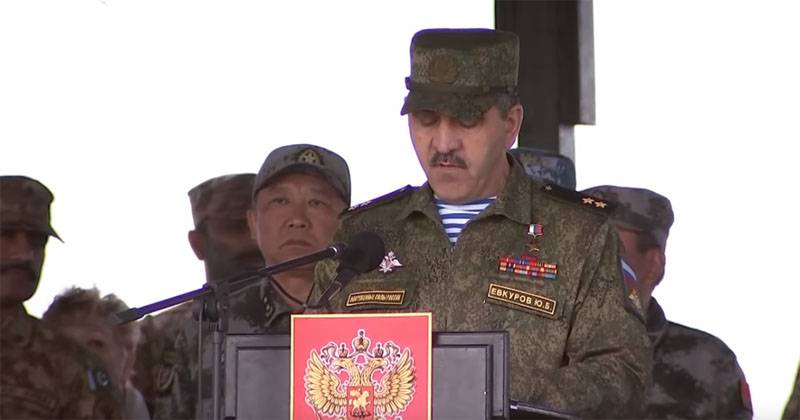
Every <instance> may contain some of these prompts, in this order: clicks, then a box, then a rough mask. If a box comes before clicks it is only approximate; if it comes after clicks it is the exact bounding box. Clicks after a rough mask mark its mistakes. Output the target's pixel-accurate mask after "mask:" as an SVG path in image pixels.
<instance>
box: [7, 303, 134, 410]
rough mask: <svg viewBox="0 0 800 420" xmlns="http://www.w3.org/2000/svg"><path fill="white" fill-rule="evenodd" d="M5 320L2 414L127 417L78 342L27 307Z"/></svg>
mask: <svg viewBox="0 0 800 420" xmlns="http://www.w3.org/2000/svg"><path fill="white" fill-rule="evenodd" d="M0 323H1V324H0V418H3V419H33V418H38V419H61V418H64V419H112V418H113V419H117V418H120V417H122V411H121V410H122V407H121V402H120V399H119V398H120V396H119V395H116V394H115V393H114V390H113V388H112V384H111V379H110V377H109V376H108V374H107V373H106V371H105V369H103V367H102V366H100V365H99V364H97V363H96V361H95V360H94V359H92V358H91V357H90V356H89V355H88V354H86V353H84V352H83V350H81V349H80V348H79V347H78V346H77V345H74V344H73V343H72V342H69V341H67V340H66V339H64V338H61V337H60V336H57V335H56V334H55V333H54V332H53V331H51V330H50V329H48V328H47V327H44V326H43V325H42V322H41V321H40V320H38V319H36V318H34V317H32V316H30V315H28V314H27V313H26V312H25V310H24V309H22V308H20V311H19V313H18V315H17V316H14V317H9V318H5V319H2V320H0Z"/></svg>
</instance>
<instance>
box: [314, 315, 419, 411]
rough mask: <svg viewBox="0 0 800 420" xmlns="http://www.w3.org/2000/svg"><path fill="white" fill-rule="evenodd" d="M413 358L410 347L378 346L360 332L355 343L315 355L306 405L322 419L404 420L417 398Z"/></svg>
mask: <svg viewBox="0 0 800 420" xmlns="http://www.w3.org/2000/svg"><path fill="white" fill-rule="evenodd" d="M415 381H416V375H415V367H414V358H413V357H412V354H411V350H410V349H409V348H408V347H405V348H401V347H400V346H398V345H397V344H395V343H394V342H393V341H387V342H384V343H382V342H375V343H374V344H373V343H372V340H371V339H370V338H369V336H368V334H367V332H366V331H365V330H363V329H359V330H358V332H357V334H356V335H355V337H353V339H352V341H351V342H350V343H344V342H340V343H334V342H329V343H328V344H327V345H325V346H324V347H322V348H320V349H313V350H311V354H310V355H309V358H308V361H307V364H306V369H305V377H304V382H305V391H306V392H305V394H306V395H305V400H306V403H307V404H308V405H309V406H311V408H312V409H313V410H314V412H315V413H316V414H317V416H318V417H319V418H322V416H327V417H329V418H334V419H346V420H384V419H387V420H388V419H397V418H403V416H402V414H403V412H404V411H405V410H406V408H407V407H408V405H409V404H410V403H411V401H412V399H413V398H414V391H415V386H414V385H415Z"/></svg>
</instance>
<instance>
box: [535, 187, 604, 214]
mask: <svg viewBox="0 0 800 420" xmlns="http://www.w3.org/2000/svg"><path fill="white" fill-rule="evenodd" d="M542 191H544V193H545V194H548V195H550V196H553V197H557V198H559V199H561V200H564V201H567V202H570V203H573V204H577V205H579V206H581V207H584V208H590V209H593V210H597V211H600V212H603V213H608V214H610V213H612V212H613V211H614V208H615V206H614V204H612V203H609V202H608V201H606V200H604V199H602V198H597V197H592V196H591V195H586V194H581V193H579V192H577V191H574V190H570V189H567V188H564V187H559V186H558V185H555V184H545V186H543V187H542Z"/></svg>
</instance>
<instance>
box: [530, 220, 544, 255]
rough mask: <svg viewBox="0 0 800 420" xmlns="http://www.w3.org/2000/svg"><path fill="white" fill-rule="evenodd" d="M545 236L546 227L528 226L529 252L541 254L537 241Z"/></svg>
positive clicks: (538, 225) (535, 224) (536, 224)
mask: <svg viewBox="0 0 800 420" xmlns="http://www.w3.org/2000/svg"><path fill="white" fill-rule="evenodd" d="M542 235H544V227H543V226H542V225H540V224H539V223H532V224H531V225H530V226H528V252H530V253H531V254H535V253H537V252H539V251H540V250H539V244H538V241H537V240H536V239H537V238H540V237H541V236H542Z"/></svg>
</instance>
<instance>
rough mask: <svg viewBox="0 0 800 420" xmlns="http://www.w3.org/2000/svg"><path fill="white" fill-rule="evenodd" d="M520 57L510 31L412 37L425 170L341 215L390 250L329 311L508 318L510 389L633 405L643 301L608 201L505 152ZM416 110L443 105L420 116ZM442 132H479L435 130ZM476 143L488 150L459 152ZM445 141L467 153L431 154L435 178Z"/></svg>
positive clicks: (414, 134) (583, 411) (614, 410)
mask: <svg viewBox="0 0 800 420" xmlns="http://www.w3.org/2000/svg"><path fill="white" fill-rule="evenodd" d="M518 63H519V41H518V39H517V36H516V35H515V34H513V33H511V32H504V31H495V30H490V29H426V30H422V31H419V32H417V33H416V35H414V37H413V39H412V40H411V54H410V64H411V65H410V75H409V76H408V78H407V79H406V81H405V82H406V86H407V87H408V96H407V97H406V98H405V102H404V104H403V108H402V110H401V113H402V114H412V115H410V117H409V134H410V137H411V138H412V142H411V143H412V146H413V147H414V149H415V152H416V153H417V156H418V157H421V155H425V154H429V155H430V156H422V157H425V158H427V159H423V158H421V159H419V160H420V165H421V166H422V168H423V170H425V172H426V178H427V182H426V183H424V184H423V185H422V186H420V187H418V188H414V187H407V188H403V189H401V190H398V191H395V192H393V193H390V194H387V195H384V196H382V197H380V198H378V199H375V200H370V201H369V202H368V203H367V204H364V205H360V206H355V207H354V208H353V209H351V211H349V212H347V213H345V214H344V215H343V216H342V219H341V220H342V221H341V227H340V229H339V231H338V232H337V235H336V240H337V241H343V242H345V243H348V242H350V241H351V240H352V238H354V237H355V235H357V234H359V233H360V232H364V231H371V232H374V233H376V234H377V235H379V236H380V237H381V238H382V239H383V241H384V244H385V250H386V251H387V253H386V256H385V258H384V259H383V261H382V263H381V265H380V267H379V268H378V270H374V271H371V272H368V273H364V274H361V275H359V276H358V277H356V278H355V279H353V280H352V281H350V282H349V283H348V284H346V285H344V287H342V290H341V292H339V294H338V295H337V296H334V297H333V298H332V299H331V300H330V303H331V308H332V310H333V311H334V312H345V313H346V312H358V313H363V312H420V311H422V312H432V314H433V315H432V322H433V329H434V330H438V331H498V330H505V331H507V332H508V338H509V344H510V345H509V348H508V358H509V360H508V364H509V372H510V374H509V376H510V378H509V396H510V398H512V399H516V400H522V401H529V402H534V403H535V404H540V405H545V406H547V407H549V408H550V409H554V410H557V411H565V412H568V413H570V414H575V415H577V416H579V417H587V418H596V417H604V418H609V417H613V418H636V417H637V410H638V409H639V407H640V404H639V402H640V401H641V399H642V397H643V395H644V390H645V384H646V383H647V382H648V381H649V378H648V375H649V373H650V372H651V369H650V363H651V362H650V361H651V354H650V348H649V343H648V339H647V335H646V332H645V328H644V323H643V320H642V317H641V314H640V313H638V312H635V311H633V310H632V309H630V308H629V307H628V306H627V305H626V302H627V300H626V299H625V295H624V294H623V292H624V290H623V282H622V273H621V270H620V268H619V240H618V238H617V236H616V235H615V234H614V232H613V229H614V228H613V227H612V226H611V225H610V224H609V223H608V215H607V213H608V211H609V208H608V206H606V203H605V201H602V200H595V199H592V198H591V197H585V196H583V195H581V194H579V193H577V192H576V191H574V190H570V189H568V188H562V187H559V186H557V185H550V184H548V185H542V183H541V182H537V181H535V180H533V179H532V177H531V176H530V175H528V174H526V172H525V168H524V167H523V166H522V164H521V163H520V161H519V160H518V159H515V158H513V159H512V158H510V156H508V154H507V148H508V147H510V145H511V144H513V141H514V137H515V136H516V134H517V133H518V130H519V126H520V125H521V122H522V111H523V110H522V104H520V103H519V101H518V98H517V95H516V88H517V73H518V69H517V68H518ZM423 111H430V112H431V113H435V114H439V115H438V116H437V118H436V119H435V122H434V123H432V124H431V125H427V126H423V125H424V124H423V123H422V122H420V121H418V120H421V118H418V117H421V116H422V115H419V114H422V112H423ZM505 111H507V112H505ZM452 120H459V121H457V122H453V121H452ZM467 120H474V121H475V124H469V122H470V121H467ZM417 123H419V124H417ZM436 124H440V125H436ZM487 127H488V128H487ZM500 127H502V128H500ZM495 128H497V130H495ZM451 130H452V131H451ZM453 133H456V134H463V135H464V136H465V138H467V137H468V138H471V139H475V141H474V142H467V141H464V142H458V141H452V142H447V141H438V142H437V141H435V140H436V139H437V137H435V136H447V135H450V134H453ZM421 137H422V138H423V140H420V138H421ZM431 139H432V140H431ZM477 142H483V144H484V145H489V146H491V147H488V146H487V147H484V148H483V149H481V150H480V152H481V153H470V150H472V151H475V150H476V149H475V148H474V146H475V144H476V143H477ZM437 143H438V144H437ZM431 144H433V146H430V145H431ZM429 146H430V147H429ZM431 150H433V151H431ZM445 154H450V155H452V156H454V157H459V155H463V156H465V159H464V161H465V164H464V165H462V166H463V168H459V167H455V168H453V167H449V168H448V167H445V166H458V165H442V168H439V169H442V171H439V169H436V171H439V172H437V175H434V176H432V175H431V174H432V173H433V172H432V171H430V170H428V169H430V166H432V165H429V162H430V161H433V160H434V159H433V158H432V157H433V156H434V155H440V156H441V155H445ZM468 154H469V155H479V156H478V157H476V156H466V155H468ZM478 167H483V168H484V170H480V169H474V170H472V169H473V168H478ZM466 172H469V174H466ZM484 187H485V188H484ZM546 187H549V189H547V188H546ZM584 198H586V199H589V200H588V201H590V202H584ZM336 274H337V267H336V262H333V261H322V262H320V263H318V264H317V266H316V269H315V282H316V283H317V284H316V285H315V287H314V289H313V290H312V299H311V300H312V301H314V300H315V299H318V298H319V297H320V295H321V291H322V290H325V289H326V288H327V287H328V286H329V285H330V284H331V282H332V281H333V279H334V278H335V277H336ZM466 368H469V367H468V366H467V367H466Z"/></svg>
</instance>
